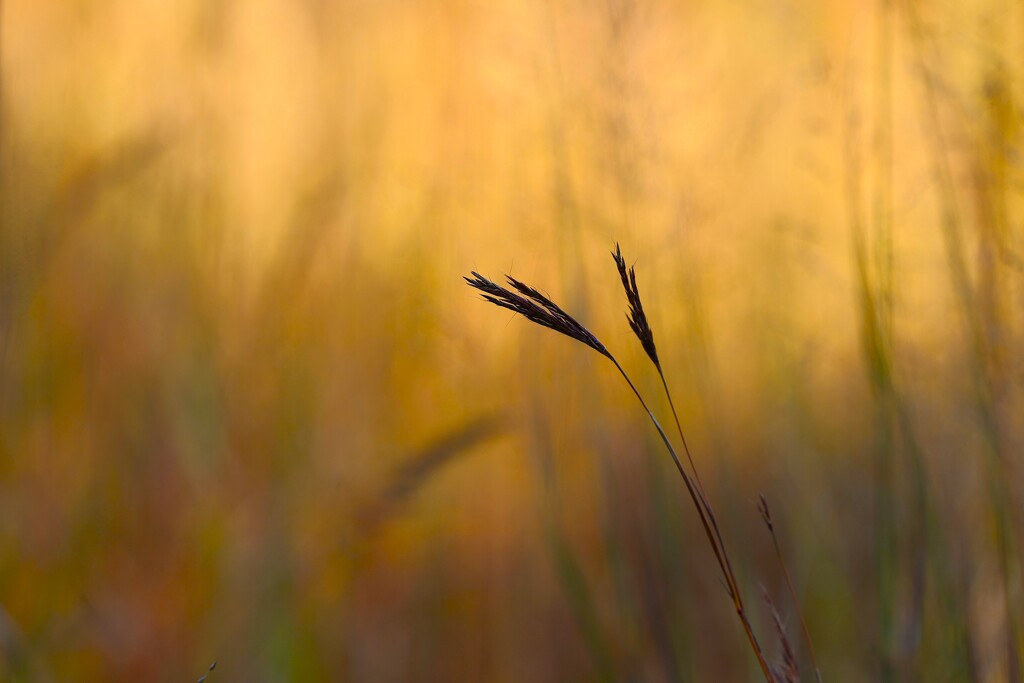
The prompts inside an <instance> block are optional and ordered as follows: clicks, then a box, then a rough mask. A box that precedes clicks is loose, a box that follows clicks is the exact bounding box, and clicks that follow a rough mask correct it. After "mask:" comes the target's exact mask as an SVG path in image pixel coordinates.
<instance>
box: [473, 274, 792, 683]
mask: <svg viewBox="0 0 1024 683" xmlns="http://www.w3.org/2000/svg"><path fill="white" fill-rule="evenodd" d="M464 279H465V280H466V283H467V284H468V285H469V286H471V287H473V288H474V289H477V290H478V291H480V292H481V293H482V295H483V298H484V299H485V300H486V301H489V302H490V303H493V304H495V305H496V306H500V307H502V308H507V309H509V310H511V311H513V312H516V313H519V314H520V315H522V316H523V317H525V318H526V319H527V320H530V321H531V322H534V323H536V324H538V325H541V326H543V327H547V328H549V329H551V330H554V331H556V332H559V333H561V334H564V335H565V336H567V337H570V338H572V339H575V340H576V341H578V342H580V343H582V344H584V345H586V346H589V347H590V348H592V349H593V350H595V351H597V352H598V353H600V354H601V355H602V356H604V357H605V358H607V359H608V360H609V361H611V362H612V364H613V365H615V368H616V369H617V370H618V371H619V373H620V374H621V375H622V377H623V379H624V380H625V381H626V384H628V385H629V388H630V390H631V391H632V392H633V394H634V395H635V396H636V398H637V400H638V401H639V402H640V405H641V406H642V407H643V409H644V412H646V413H647V416H648V417H649V418H650V420H651V423H652V424H653V425H654V427H655V429H656V430H657V432H658V435H659V436H660V437H661V440H662V443H664V445H665V448H666V450H668V452H669V455H670V456H671V458H672V462H673V463H674V464H675V466H676V469H677V470H678V472H679V476H680V477H681V478H682V480H683V484H684V485H685V487H686V491H687V493H688V494H689V496H690V499H691V501H692V502H693V505H694V508H695V509H696V510H697V515H698V517H699V518H700V522H701V526H702V527H703V528H704V533H705V535H706V537H707V539H708V543H709V545H710V546H711V549H712V552H713V554H714V555H715V560H716V562H717V563H718V566H719V569H720V571H721V573H722V578H723V579H724V581H725V586H726V591H727V593H728V594H729V597H730V599H731V600H732V603H733V607H734V609H735V610H736V614H737V617H738V618H739V620H740V623H741V624H742V626H743V631H744V633H745V635H746V637H747V640H748V642H749V643H750V647H751V649H752V650H753V652H754V655H755V657H756V658H757V662H758V665H759V666H760V668H761V672H762V674H763V675H764V677H765V680H766V681H768V683H774V679H773V676H772V673H771V669H770V668H769V666H768V662H767V661H766V659H765V657H764V653H763V651H762V649H761V646H760V644H759V643H758V640H757V637H756V635H755V634H754V631H753V628H752V626H751V624H750V620H749V618H748V614H747V609H746V606H745V605H744V602H743V597H742V595H741V593H740V590H739V584H738V582H737V580H736V575H735V572H734V571H733V568H732V563H731V561H730V560H729V555H728V552H727V550H726V547H725V543H724V541H723V539H722V535H721V532H720V530H719V527H718V521H717V518H716V517H715V514H714V512H713V510H712V509H711V506H710V505H708V503H707V501H706V498H705V496H704V494H703V493H702V492H701V489H700V488H698V485H697V484H696V483H695V481H694V479H693V478H692V477H691V476H690V475H689V474H688V473H687V471H686V468H685V467H683V463H682V461H681V460H680V459H679V455H678V454H677V452H676V449H675V447H674V446H673V445H672V441H671V439H669V437H668V435H667V434H666V433H665V430H664V429H663V428H662V426H661V423H660V422H659V421H658V419H657V418H656V417H655V415H654V413H653V412H652V411H651V409H650V407H649V406H648V405H647V402H646V401H645V400H644V398H643V396H642V395H641V394H640V391H639V390H638V389H637V388H636V385H634V384H633V380H632V379H630V377H629V375H628V374H627V373H626V371H625V369H624V368H623V367H622V365H621V364H620V363H619V361H618V360H617V359H616V358H615V357H614V356H613V355H612V353H611V352H610V351H608V349H607V348H606V347H605V345H604V344H602V343H601V342H600V341H599V340H598V339H597V337H595V336H594V335H593V334H592V333H591V332H590V331H589V330H587V329H586V328H585V327H584V326H583V325H582V324H580V323H579V322H578V321H577V320H576V319H575V318H573V317H572V316H571V315H569V314H568V313H566V312H565V311H564V310H562V309H561V308H560V307H559V306H558V305H557V304H555V303H554V302H553V301H552V300H551V299H549V298H548V297H546V296H544V295H543V294H541V293H540V292H539V291H538V290H536V289H534V288H533V287H530V286H529V285H527V284H525V283H523V282H521V281H519V280H516V279H515V278H513V277H511V276H507V280H508V284H509V285H510V286H511V287H512V289H511V290H510V289H508V288H506V287H503V286H501V285H498V284H496V283H494V282H492V281H491V280H488V279H487V278H485V277H484V276H482V275H480V274H479V273H476V272H473V273H472V277H466V278H464ZM513 290H514V291H513ZM634 331H636V330H634ZM638 334H639V332H638ZM651 343H652V344H653V336H652V337H651Z"/></svg>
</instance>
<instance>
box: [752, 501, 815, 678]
mask: <svg viewBox="0 0 1024 683" xmlns="http://www.w3.org/2000/svg"><path fill="white" fill-rule="evenodd" d="M757 509H758V510H759V511H760V512H761V519H763V520H764V524H765V526H767V527H768V533H769V534H771V537H772V545H774V546H775V556H776V557H777V558H778V559H779V566H780V567H782V575H783V576H784V577H785V579H786V587H787V588H789V595H790V597H792V598H793V605H794V606H796V613H797V615H798V616H799V617H800V627H801V628H802V629H803V632H804V642H805V643H807V651H808V652H809V653H810V655H811V663H812V664H813V665H814V678H815V680H816V681H817V682H818V683H821V670H820V669H819V668H818V658H817V657H816V656H815V654H814V645H813V644H812V643H811V632H810V631H809V630H808V628H807V621H806V620H805V619H804V611H803V609H801V607H800V599H799V598H797V595H796V589H795V588H793V581H792V580H791V579H790V578H789V570H788V569H786V561H785V560H784V559H782V549H781V548H780V547H779V539H778V537H777V536H776V535H775V524H774V522H773V521H772V513H771V511H770V510H769V509H768V499H767V498H766V497H765V495H764V494H763V493H762V494H761V502H760V504H759V505H758V508H757Z"/></svg>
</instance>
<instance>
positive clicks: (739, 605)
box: [605, 353, 775, 683]
mask: <svg viewBox="0 0 1024 683" xmlns="http://www.w3.org/2000/svg"><path fill="white" fill-rule="evenodd" d="M605 355H606V356H607V357H608V360H610V361H611V362H612V363H614V364H615V367H616V368H618V370H619V373H621V374H622V377H623V379H625V380H626V383H627V384H628V385H629V388H630V389H632V390H633V394H634V395H635V396H636V398H637V400H638V401H640V405H641V406H643V408H644V411H645V412H646V413H647V416H648V417H649V418H650V419H651V422H652V423H653V424H654V427H655V429H657V430H658V435H659V436H660V437H661V440H662V442H663V443H664V444H665V448H667V449H668V452H669V455H671V456H672V462H674V463H675V466H676V469H677V470H679V476H681V477H682V478H683V483H684V484H685V485H686V491H687V493H689V494H690V499H691V500H692V501H693V504H694V506H695V507H696V508H697V514H698V515H699V516H700V521H701V524H702V525H703V527H704V533H705V534H706V535H707V538H708V543H710V544H711V549H712V551H714V553H715V559H716V560H718V566H719V568H720V569H721V570H722V576H723V578H724V579H725V581H726V588H727V590H728V592H729V597H731V598H732V601H733V606H734V607H735V609H736V614H737V616H738V617H739V619H740V622H741V623H742V624H743V630H744V632H745V633H746V636H747V640H749V641H750V646H751V648H753V650H754V655H755V656H756V657H757V663H758V665H760V667H761V672H762V673H763V674H764V677H765V680H766V681H768V683H775V679H774V678H773V677H772V674H771V670H770V669H769V667H768V662H767V661H766V660H765V658H764V653H763V652H762V651H761V646H760V644H759V643H758V642H757V637H756V636H755V635H754V630H753V628H752V627H751V625H750V621H749V620H748V619H747V613H746V609H745V607H744V605H743V598H742V597H741V595H740V591H739V586H738V585H737V583H736V577H735V574H734V573H733V571H732V566H731V564H730V563H729V559H728V555H727V554H726V552H725V546H724V544H722V545H721V546H720V545H719V543H718V542H717V541H716V538H717V539H720V538H721V534H720V533H718V525H717V523H716V522H714V517H713V516H711V515H710V508H708V507H707V504H706V503H703V502H702V501H703V496H701V495H700V494H699V492H698V491H697V489H696V487H695V484H694V482H693V481H692V479H691V478H690V476H689V475H688V474H687V473H686V470H685V468H683V463H682V462H681V461H680V460H679V456H678V454H676V449H675V448H674V447H673V446H672V442H671V441H670V440H669V438H668V435H667V434H665V430H664V429H662V427H661V423H659V422H658V419H657V418H656V417H654V413H652V412H651V409H650V408H649V407H648V406H647V402H646V401H644V398H643V396H641V395H640V392H639V391H638V390H637V388H636V386H635V385H634V384H633V381H632V380H631V379H630V378H629V375H627V374H626V371H625V370H624V369H623V368H622V366H621V365H619V361H617V360H616V359H615V358H614V357H613V356H612V355H611V354H610V353H606V354H605ZM709 516H710V520H709ZM712 525H713V526H714V528H715V531H712Z"/></svg>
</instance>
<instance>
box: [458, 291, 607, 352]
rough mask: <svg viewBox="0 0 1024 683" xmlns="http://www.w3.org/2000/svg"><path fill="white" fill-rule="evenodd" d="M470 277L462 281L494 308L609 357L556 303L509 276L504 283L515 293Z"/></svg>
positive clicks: (591, 336) (586, 330)
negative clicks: (502, 309)
mask: <svg viewBox="0 0 1024 683" xmlns="http://www.w3.org/2000/svg"><path fill="white" fill-rule="evenodd" d="M472 276H473V277H464V278H463V279H464V280H465V281H466V284H468V285H469V286H470V287H472V288H473V289H477V290H479V291H480V292H482V294H483V298H484V299H486V300H487V301H490V302H491V303H492V304H494V305H495V306H501V307H502V308H507V309H509V310H510V311H513V312H515V313H518V314H519V315H521V316H523V317H524V318H526V319H527V320H529V321H531V322H535V323H537V324H538V325H543V326H544V327H547V328H549V329H552V330H554V331H555V332H561V333H562V334H564V335H565V336H567V337H572V338H573V339H575V340H576V341H578V342H582V343H584V344H586V345H587V346H589V347H590V348H592V349H594V350H595V351H597V352H598V353H600V354H601V355H602V356H607V357H609V358H611V354H609V353H608V349H606V348H605V346H604V344H602V343H601V342H600V341H598V339H597V337H595V336H594V335H593V334H591V333H590V330H588V329H587V328H585V327H583V325H581V324H580V323H579V322H578V321H577V320H576V319H575V318H573V317H572V316H571V315H569V314H568V313H566V312H565V311H563V310H562V309H561V308H560V307H559V306H558V304H556V303H555V302H553V301H552V300H551V299H549V298H547V297H546V296H544V295H543V294H541V293H540V292H538V291H537V290H536V289H534V288H533V287H530V286H529V285H527V284H525V283H523V282H520V281H519V280H516V279H515V278H514V277H512V276H511V275H506V276H505V277H506V279H507V280H508V283H509V284H510V285H511V286H512V287H513V288H514V289H515V290H516V291H515V292H513V291H511V290H509V289H506V288H505V287H502V286H501V285H499V284H497V283H495V282H492V281H491V280H488V279H487V278H485V277H484V276H483V275H481V274H480V273H477V272H476V271H473V273H472ZM517 292H518V293H517Z"/></svg>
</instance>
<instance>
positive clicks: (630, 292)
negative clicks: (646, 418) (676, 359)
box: [612, 243, 661, 372]
mask: <svg viewBox="0 0 1024 683" xmlns="http://www.w3.org/2000/svg"><path fill="white" fill-rule="evenodd" d="M612 258H613V259H615V266H616V267H617V268H618V269H619V277H620V278H622V288H623V289H625V290H626V300H627V301H628V302H629V313H628V314H627V315H626V318H627V319H628V320H629V326H630V327H631V328H633V333H634V334H635V335H636V337H637V339H639V340H640V344H641V345H642V346H643V347H644V351H646V352H647V356H648V357H649V358H650V359H651V362H652V363H654V367H656V368H658V372H661V361H659V360H658V349H657V348H655V346H654V332H652V331H651V326H650V325H649V324H648V323H647V315H646V314H644V306H643V303H641V302H640V290H639V289H637V286H636V271H634V270H633V269H632V268H630V269H629V270H627V269H626V260H625V259H623V258H622V251H621V250H620V249H619V245H618V243H616V244H615V251H613V252H612Z"/></svg>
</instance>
